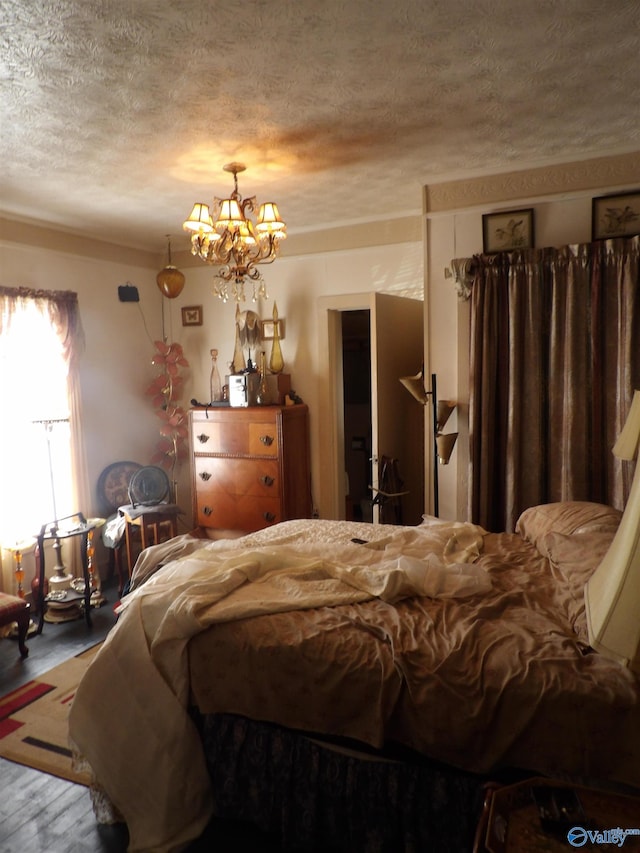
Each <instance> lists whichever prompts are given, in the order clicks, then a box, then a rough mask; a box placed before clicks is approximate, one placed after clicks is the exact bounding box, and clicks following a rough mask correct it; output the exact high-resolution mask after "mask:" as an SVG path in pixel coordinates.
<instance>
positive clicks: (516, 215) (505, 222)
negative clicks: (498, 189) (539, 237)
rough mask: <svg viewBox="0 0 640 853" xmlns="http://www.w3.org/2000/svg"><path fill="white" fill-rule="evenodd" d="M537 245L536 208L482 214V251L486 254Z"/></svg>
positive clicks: (529, 247) (530, 247)
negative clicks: (535, 229) (535, 228)
mask: <svg viewBox="0 0 640 853" xmlns="http://www.w3.org/2000/svg"><path fill="white" fill-rule="evenodd" d="M534 246H535V231H534V210H533V208H532V207H527V208H523V209H521V210H499V211H497V212H495V213H484V214H483V215H482V251H483V252H484V254H485V255H494V254H496V253H497V252H510V251H513V250H514V249H533V247H534Z"/></svg>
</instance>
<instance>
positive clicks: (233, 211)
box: [216, 198, 245, 231]
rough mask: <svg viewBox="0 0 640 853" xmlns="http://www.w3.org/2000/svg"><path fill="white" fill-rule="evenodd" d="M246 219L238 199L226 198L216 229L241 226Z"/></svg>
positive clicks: (221, 207)
mask: <svg viewBox="0 0 640 853" xmlns="http://www.w3.org/2000/svg"><path fill="white" fill-rule="evenodd" d="M244 221H245V219H244V215H243V213H242V211H241V210H240V205H239V204H238V202H237V201H236V199H235V198H225V199H224V200H223V202H222V204H221V206H220V213H219V214H218V218H217V219H216V229H217V230H218V231H225V230H226V229H228V228H239V227H240V226H241V225H243V224H244Z"/></svg>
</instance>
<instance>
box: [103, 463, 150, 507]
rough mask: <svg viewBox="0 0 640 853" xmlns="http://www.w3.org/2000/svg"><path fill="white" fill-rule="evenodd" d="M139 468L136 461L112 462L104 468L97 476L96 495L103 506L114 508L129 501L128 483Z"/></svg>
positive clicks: (140, 466)
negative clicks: (102, 502)
mask: <svg viewBox="0 0 640 853" xmlns="http://www.w3.org/2000/svg"><path fill="white" fill-rule="evenodd" d="M141 468H142V465H139V464H138V463H137V462H114V463H113V465H109V466H108V467H107V468H105V469H104V471H103V472H102V474H100V477H99V478H98V497H99V498H100V500H102V501H104V507H105V508H106V507H110V508H111V510H116V509H118V507H119V506H123V505H124V504H126V503H128V502H129V483H130V482H131V478H132V477H133V475H134V474H135V473H136V471H139V470H140V469H141Z"/></svg>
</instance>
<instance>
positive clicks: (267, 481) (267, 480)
mask: <svg viewBox="0 0 640 853" xmlns="http://www.w3.org/2000/svg"><path fill="white" fill-rule="evenodd" d="M260 482H261V483H262V484H263V485H264V486H273V484H274V483H275V480H274V479H273V477H270V476H269V475H268V474H265V475H264V476H263V477H260Z"/></svg>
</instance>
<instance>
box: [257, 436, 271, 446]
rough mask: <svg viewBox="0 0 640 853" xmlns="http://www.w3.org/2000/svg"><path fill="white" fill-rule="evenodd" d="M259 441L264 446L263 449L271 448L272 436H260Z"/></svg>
mask: <svg viewBox="0 0 640 853" xmlns="http://www.w3.org/2000/svg"><path fill="white" fill-rule="evenodd" d="M260 441H261V442H262V443H263V444H264V445H265V447H271V445H272V444H273V436H272V435H261V436H260Z"/></svg>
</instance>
